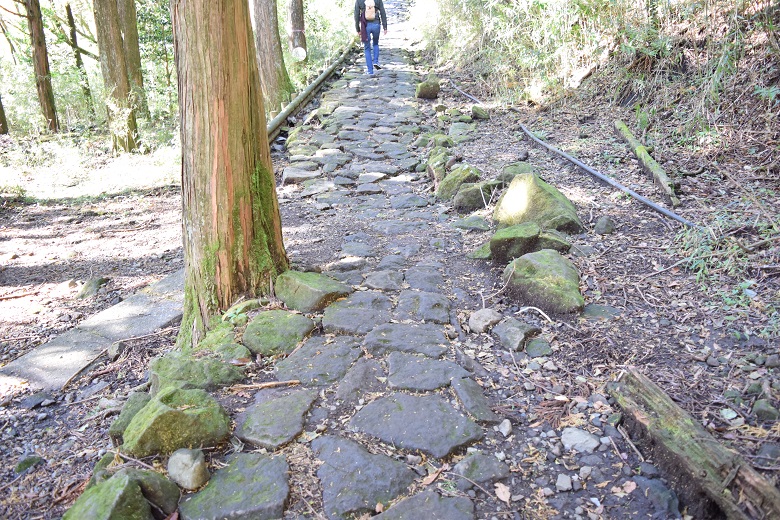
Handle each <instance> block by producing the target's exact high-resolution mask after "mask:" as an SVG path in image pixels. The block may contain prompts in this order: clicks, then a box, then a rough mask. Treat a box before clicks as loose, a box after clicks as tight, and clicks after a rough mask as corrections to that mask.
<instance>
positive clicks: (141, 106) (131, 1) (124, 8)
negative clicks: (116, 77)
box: [117, 0, 150, 119]
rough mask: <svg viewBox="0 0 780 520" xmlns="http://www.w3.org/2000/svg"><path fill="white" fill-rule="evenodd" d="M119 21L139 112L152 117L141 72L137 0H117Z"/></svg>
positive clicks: (134, 97) (131, 85)
mask: <svg viewBox="0 0 780 520" xmlns="http://www.w3.org/2000/svg"><path fill="white" fill-rule="evenodd" d="M117 8H118V10H119V23H120V25H121V27H122V41H123V43H124V47H125V59H126V60H127V77H128V79H129V80H130V89H131V91H132V93H133V101H134V102H135V107H136V108H137V109H138V113H139V114H141V115H142V116H143V117H145V118H146V119H150V114H149V103H148V102H147V100H146V90H144V77H143V74H142V72H141V49H140V47H139V45H138V14H137V12H136V9H135V0H117Z"/></svg>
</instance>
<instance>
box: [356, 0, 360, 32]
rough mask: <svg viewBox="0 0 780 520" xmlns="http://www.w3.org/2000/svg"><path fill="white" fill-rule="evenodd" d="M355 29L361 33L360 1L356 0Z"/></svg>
mask: <svg viewBox="0 0 780 520" xmlns="http://www.w3.org/2000/svg"><path fill="white" fill-rule="evenodd" d="M355 30H356V31H357V32H358V34H360V2H359V1H358V0H355Z"/></svg>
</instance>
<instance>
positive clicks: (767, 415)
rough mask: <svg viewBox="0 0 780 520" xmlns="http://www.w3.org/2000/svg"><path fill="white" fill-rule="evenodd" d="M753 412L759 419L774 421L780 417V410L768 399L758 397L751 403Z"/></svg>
mask: <svg viewBox="0 0 780 520" xmlns="http://www.w3.org/2000/svg"><path fill="white" fill-rule="evenodd" d="M753 414H755V416H756V418H757V419H758V420H759V421H776V420H777V419H778V418H780V411H778V410H777V408H775V407H774V406H772V403H771V402H769V399H759V400H758V401H756V402H755V403H754V404H753Z"/></svg>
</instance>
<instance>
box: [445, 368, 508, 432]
mask: <svg viewBox="0 0 780 520" xmlns="http://www.w3.org/2000/svg"><path fill="white" fill-rule="evenodd" d="M450 384H451V385H452V389H453V390H454V391H455V395H457V396H458V399H460V402H461V404H463V408H465V409H466V411H467V412H468V413H470V414H471V416H472V417H474V419H476V420H477V421H480V422H486V423H491V424H496V423H499V422H501V418H500V417H499V416H498V415H496V414H495V412H493V410H491V409H490V402H489V401H488V400H487V397H485V394H484V392H483V391H482V387H481V386H479V384H477V382H476V381H474V380H473V379H471V378H470V377H464V378H461V379H453V380H452V383H450Z"/></svg>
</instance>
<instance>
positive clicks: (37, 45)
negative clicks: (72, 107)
mask: <svg viewBox="0 0 780 520" xmlns="http://www.w3.org/2000/svg"><path fill="white" fill-rule="evenodd" d="M24 7H25V9H26V11H27V26H28V27H29V29H30V43H31V44H32V60H33V69H34V70H35V87H36V89H37V90H38V101H39V102H40V104H41V111H42V112H43V117H44V118H45V119H46V124H47V126H48V128H49V130H50V131H52V132H58V131H59V129H60V123H59V121H57V109H56V108H55V106H54V91H53V90H52V88H51V72H50V71H49V53H48V52H47V50H46V35H45V34H44V32H43V18H42V16H41V4H40V2H39V1H38V0H24Z"/></svg>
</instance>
